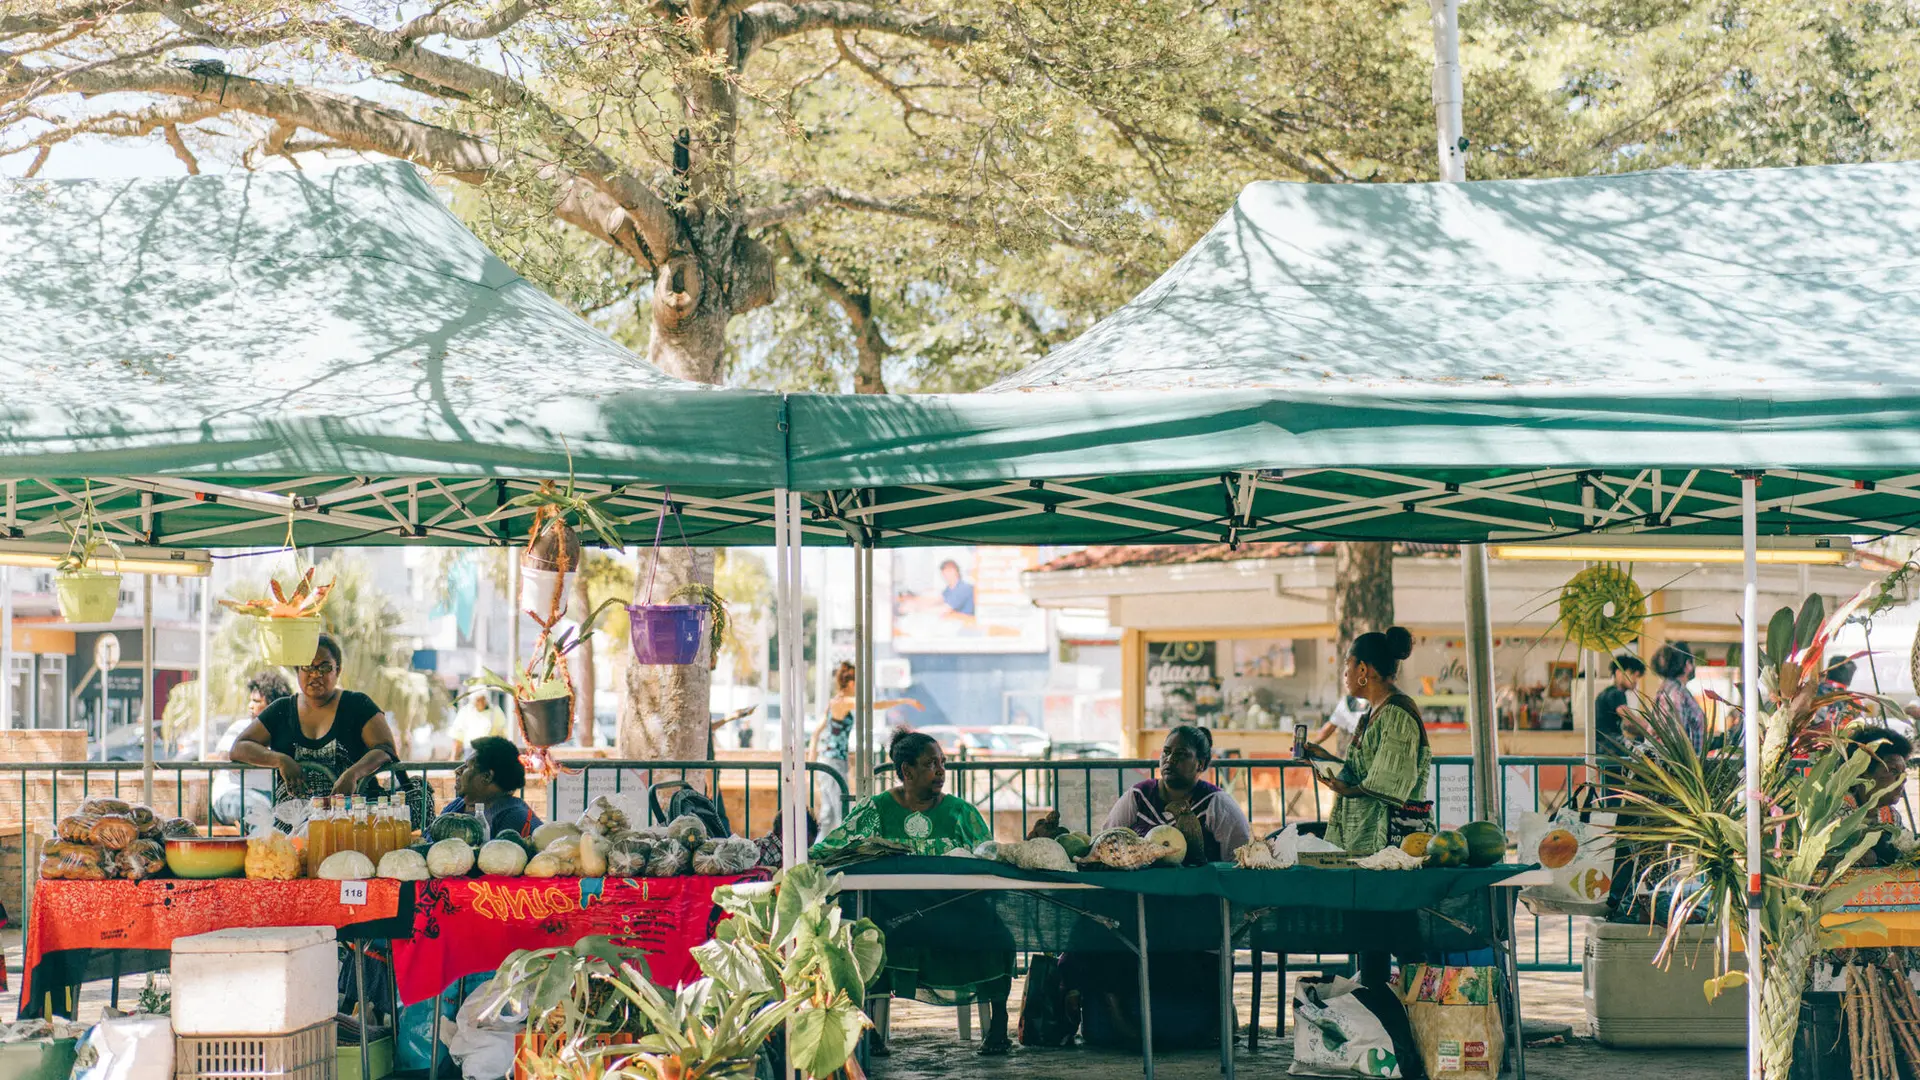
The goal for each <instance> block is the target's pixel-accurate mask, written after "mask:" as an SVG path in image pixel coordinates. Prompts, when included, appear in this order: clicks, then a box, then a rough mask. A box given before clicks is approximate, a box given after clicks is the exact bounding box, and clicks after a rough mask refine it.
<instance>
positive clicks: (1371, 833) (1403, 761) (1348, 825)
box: [1327, 704, 1433, 855]
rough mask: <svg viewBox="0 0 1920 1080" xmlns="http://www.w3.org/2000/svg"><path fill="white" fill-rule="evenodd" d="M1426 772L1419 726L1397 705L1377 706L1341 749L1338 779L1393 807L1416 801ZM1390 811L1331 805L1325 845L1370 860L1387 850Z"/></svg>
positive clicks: (1429, 758)
mask: <svg viewBox="0 0 1920 1080" xmlns="http://www.w3.org/2000/svg"><path fill="white" fill-rule="evenodd" d="M1432 769H1433V751H1432V749H1430V748H1429V747H1428V746H1427V744H1426V742H1425V741H1424V740H1422V739H1421V738H1420V721H1418V720H1415V719H1414V718H1413V716H1412V714H1410V713H1408V712H1407V711H1406V710H1405V709H1402V708H1401V707H1400V706H1398V705H1393V704H1383V705H1381V706H1380V707H1379V708H1378V709H1375V710H1374V712H1373V718H1372V719H1371V720H1369V721H1368V722H1367V725H1366V727H1365V728H1364V729H1363V730H1362V731H1361V732H1360V734H1359V736H1358V737H1357V738H1355V739H1354V740H1353V745H1352V746H1350V747H1348V748H1347V761H1346V764H1345V765H1344V766H1342V768H1341V769H1340V780H1341V782H1343V783H1347V784H1354V785H1358V786H1360V787H1364V788H1366V789H1367V790H1368V791H1370V792H1374V793H1376V794H1379V795H1383V796H1385V797H1386V798H1388V799H1392V800H1394V802H1395V803H1406V802H1422V801H1424V800H1425V799H1426V797H1427V774H1428V773H1429V772H1431V771H1432ZM1390 810H1391V806H1390V805H1389V804H1388V803H1387V802H1385V801H1383V800H1381V799H1376V798H1370V797H1368V796H1365V795H1342V796H1340V797H1339V798H1338V799H1335V800H1334V803H1333V814H1332V816H1331V817H1330V818H1329V819H1328V821H1327V841H1328V842H1329V843H1332V844H1335V845H1337V846H1338V847H1340V849H1341V850H1343V851H1351V852H1355V853H1357V854H1360V855H1371V854H1373V853H1374V852H1376V851H1379V850H1380V849H1381V848H1383V847H1386V846H1387V818H1388V814H1389V811H1390Z"/></svg>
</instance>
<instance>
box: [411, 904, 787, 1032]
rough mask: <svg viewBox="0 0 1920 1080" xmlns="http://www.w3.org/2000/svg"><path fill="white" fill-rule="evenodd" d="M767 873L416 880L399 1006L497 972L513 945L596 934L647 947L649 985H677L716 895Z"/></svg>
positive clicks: (560, 943)
mask: <svg viewBox="0 0 1920 1080" xmlns="http://www.w3.org/2000/svg"><path fill="white" fill-rule="evenodd" d="M765 876H766V875H765V873H764V871H756V872H754V873H751V874H745V875H735V876H727V877H674V878H613V877H608V878H571V877H558V878H508V877H479V878H444V879H441V880H438V881H423V882H420V883H419V884H418V886H417V887H416V889H415V892H414V903H413V911H412V925H411V928H410V932H409V933H408V934H407V935H405V936H396V938H395V940H394V943H393V968H394V977H395V979H396V980H397V981H398V983H399V988H400V1000H401V1002H402V1003H404V1004H411V1003H413V1002H416V1001H424V1000H426V999H427V998H431V997H437V996H439V994H440V993H441V992H442V991H444V990H445V989H446V988H447V987H448V986H451V985H452V984H453V983H454V982H456V981H457V980H459V979H462V978H465V977H466V976H468V975H475V974H479V973H480V972H483V971H492V970H494V969H495V968H498V967H499V966H500V964H501V962H502V961H504V960H505V959H506V958H507V956H508V954H510V953H512V952H513V951H515V950H516V949H549V948H558V947H564V946H567V945H572V944H573V943H574V942H576V941H579V940H580V939H581V938H584V937H593V936H605V937H611V938H613V939H615V940H616V941H618V942H620V943H621V944H622V945H627V946H633V947H638V948H640V949H642V950H644V951H645V952H646V954H647V967H648V973H649V974H650V975H651V977H652V978H653V980H654V981H655V982H657V983H660V984H661V985H664V986H675V985H678V984H679V983H681V982H684V981H686V980H688V979H690V978H693V977H695V976H697V975H698V973H699V971H698V967H697V965H696V964H695V963H694V960H693V956H692V953H691V950H692V948H693V947H694V946H695V945H698V944H700V943H701V942H703V941H705V940H707V939H708V938H710V937H712V936H713V934H712V931H713V924H714V922H715V921H716V920H717V919H718V916H719V912H718V909H716V908H715V907H714V906H713V891H714V890H715V889H717V888H719V887H720V886H722V885H732V884H734V883H735V882H738V881H748V880H755V879H758V878H764V877H765Z"/></svg>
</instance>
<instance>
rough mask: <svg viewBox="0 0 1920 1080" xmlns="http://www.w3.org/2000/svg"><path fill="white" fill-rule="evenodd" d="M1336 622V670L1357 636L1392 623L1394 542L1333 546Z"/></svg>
mask: <svg viewBox="0 0 1920 1080" xmlns="http://www.w3.org/2000/svg"><path fill="white" fill-rule="evenodd" d="M1333 624H1334V628H1335V630H1334V637H1335V645H1334V664H1335V665H1336V666H1335V668H1334V670H1335V672H1336V673H1337V672H1339V671H1341V670H1343V669H1344V667H1345V664H1346V660H1347V652H1348V651H1349V650H1350V649H1351V648H1352V647H1353V639H1354V638H1357V637H1359V636H1360V635H1361V634H1365V633H1368V632H1370V631H1374V630H1385V629H1386V628H1387V627H1389V626H1391V625H1393V545H1392V544H1389V543H1371V542H1370V543H1349V544H1340V545H1337V546H1336V547H1335V548H1334V552H1333ZM1335 677H1336V678H1338V675H1337V674H1336V676H1335ZM1341 692H1342V693H1344V692H1345V691H1344V688H1343V689H1342V691H1341Z"/></svg>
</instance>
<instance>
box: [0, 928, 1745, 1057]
mask: <svg viewBox="0 0 1920 1080" xmlns="http://www.w3.org/2000/svg"><path fill="white" fill-rule="evenodd" d="M1560 925H1562V926H1564V923H1561V924H1560ZM1524 931H1525V928H1524V927H1523V933H1524ZM1541 944H1542V953H1543V955H1552V954H1553V953H1554V952H1556V951H1560V950H1564V949H1565V948H1566V943H1565V941H1564V940H1555V939H1554V938H1553V936H1552V934H1551V931H1550V930H1548V929H1546V928H1545V927H1544V925H1543V941H1542V943H1541ZM0 946H4V948H5V956H6V969H7V979H8V985H9V987H10V990H9V992H8V993H7V994H6V995H5V997H4V999H3V1000H4V1005H3V1006H0V1012H4V1013H5V1014H6V1016H7V1017H8V1018H11V1016H12V1015H13V1011H14V1008H15V1007H16V1006H17V1004H18V1001H19V993H20V986H21V981H22V979H21V971H20V960H21V941H20V934H19V932H18V931H15V930H8V931H4V932H0ZM157 977H158V978H159V979H161V980H162V981H163V983H164V980H165V978H166V976H165V975H164V974H162V975H160V976H157ZM145 981H146V976H144V975H134V976H129V977H127V978H126V979H125V980H124V982H123V983H122V994H121V999H122V1005H123V1006H126V1005H130V1004H131V1003H132V1001H133V1000H134V998H135V997H136V996H137V995H138V994H139V991H140V987H141V986H142V985H144V984H145ZM1234 989H1235V998H1236V1001H1237V1006H1236V1008H1237V1011H1238V1013H1239V1015H1240V1016H1241V1017H1243V1018H1244V1017H1246V1016H1248V1015H1249V1009H1250V1006H1251V997H1252V990H1253V982H1252V977H1251V976H1249V975H1244V974H1243V975H1241V976H1240V977H1239V979H1238V981H1237V982H1236V984H1235V987H1234ZM1521 992H1522V1001H1523V1002H1524V1003H1525V1008H1526V1015H1527V1018H1528V1019H1529V1020H1531V1021H1558V1022H1560V1023H1564V1024H1567V1025H1570V1026H1571V1027H1572V1028H1573V1030H1574V1032H1575V1037H1574V1038H1573V1040H1572V1041H1571V1042H1568V1043H1565V1044H1563V1045H1557V1046H1540V1047H1534V1048H1532V1049H1531V1050H1529V1051H1528V1053H1527V1074H1528V1076H1529V1077H1530V1078H1532V1080H1655V1078H1664V1077H1684V1078H1685V1080H1739V1077H1741V1076H1742V1074H1743V1072H1744V1069H1743V1065H1744V1058H1743V1055H1742V1054H1741V1052H1740V1051H1737V1050H1710V1051H1678V1050H1660V1051H1629V1050H1609V1049H1606V1048H1604V1047H1602V1046H1600V1045H1599V1044H1598V1043H1595V1042H1594V1041H1593V1040H1591V1039H1588V1038H1584V1037H1581V1036H1582V1034H1583V1031H1582V1029H1583V1027H1584V1025H1585V1019H1586V1014H1585V1008H1584V1006H1583V1004H1582V1001H1581V989H1580V974H1579V973H1578V972H1564V973H1563V972H1555V973H1530V974H1526V975H1523V976H1521ZM108 993H109V985H108V983H106V982H104V981H102V982H95V983H90V984H88V986H87V987H86V988H85V989H84V991H83V993H82V997H81V1010H80V1014H81V1019H83V1020H88V1019H92V1018H95V1017H97V1016H99V1015H100V1010H101V1008H102V1007H103V1006H105V1005H106V1003H107V999H108ZM1021 994H1022V989H1021V988H1020V987H1019V986H1018V985H1016V986H1015V988H1014V993H1013V1000H1014V1002H1015V1007H1016V1009H1017V1007H1018V1002H1019V1001H1020V998H1021ZM1262 998H1263V1001H1262V1016H1261V1025H1262V1029H1263V1032H1264V1034H1263V1036H1262V1038H1261V1041H1260V1049H1259V1050H1258V1051H1255V1052H1250V1051H1248V1050H1247V1049H1246V1048H1245V1042H1244V1034H1243V1038H1242V1041H1241V1044H1240V1048H1239V1049H1238V1050H1237V1051H1236V1054H1235V1057H1234V1068H1235V1072H1236V1073H1237V1075H1238V1076H1239V1077H1240V1078H1243V1080H1279V1078H1280V1077H1283V1076H1286V1075H1287V1071H1286V1070H1287V1066H1288V1065H1289V1064H1291V1062H1292V1056H1291V1052H1290V1047H1289V1044H1288V1042H1287V1041H1286V1040H1275V1039H1273V1038H1272V1037H1271V1036H1272V1031H1273V1023H1274V1015H1273V1002H1274V996H1273V986H1272V982H1271V979H1270V978H1269V981H1268V983H1267V985H1266V986H1265V987H1264V988H1263V994H1262ZM1016 1015H1017V1014H1016ZM1243 1024H1244V1019H1243ZM957 1026H958V1025H957V1023H956V1020H955V1016H954V1012H953V1010H951V1009H935V1008H931V1007H928V1006H924V1005H916V1004H912V1003H907V1002H896V1003H895V1004H894V1009H893V1030H894V1053H893V1056H892V1057H891V1058H888V1059H883V1060H878V1061H876V1062H875V1063H874V1069H873V1077H874V1080H1000V1078H1003V1077H1013V1076H1020V1077H1023V1078H1030V1080H1090V1078H1096V1077H1097V1078H1102V1080H1105V1078H1121V1077H1131V1076H1137V1075H1139V1072H1140V1058H1139V1055H1138V1054H1117V1053H1109V1052H1105V1051H1099V1050H1091V1049H1087V1048H1078V1047H1077V1048H1074V1049H1068V1050H1033V1049H1028V1048H1025V1047H1015V1049H1014V1051H1013V1053H1012V1055H1010V1056H1008V1057H1005V1058H981V1057H977V1056H976V1055H975V1054H974V1053H973V1050H974V1049H975V1046H977V1040H978V1038H979V1031H978V1030H977V1028H976V1030H975V1031H974V1032H973V1037H974V1039H975V1040H976V1044H975V1046H965V1047H963V1046H962V1044H961V1043H960V1041H959V1035H958V1030H957ZM1155 1065H1156V1075H1157V1076H1158V1077H1159V1078H1160V1080H1209V1078H1216V1077H1218V1076H1219V1070H1220V1059H1219V1054H1218V1053H1217V1052H1215V1051H1212V1050H1207V1051H1195V1052H1187V1053H1179V1054H1162V1055H1158V1056H1157V1057H1156V1061H1155Z"/></svg>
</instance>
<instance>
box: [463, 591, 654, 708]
mask: <svg viewBox="0 0 1920 1080" xmlns="http://www.w3.org/2000/svg"><path fill="white" fill-rule="evenodd" d="M625 603H626V600H625V599H624V598H622V597H618V596H613V597H608V598H607V599H606V600H603V601H601V603H600V604H599V605H598V606H597V607H595V608H594V609H593V610H592V611H590V612H588V613H587V617H586V618H584V619H582V620H581V621H580V629H579V632H577V633H574V632H568V633H564V634H556V633H554V626H555V624H557V623H558V622H559V620H560V615H559V614H558V613H556V614H555V616H554V618H553V619H552V620H550V621H543V620H541V619H540V618H539V617H538V616H533V618H534V621H536V622H542V623H543V625H542V626H541V633H540V636H539V638H538V639H536V640H535V641H534V643H533V650H532V655H531V656H529V657H528V658H527V659H526V660H524V661H520V662H517V663H515V664H514V668H513V678H512V679H505V678H502V677H501V676H499V675H497V674H495V673H494V672H493V671H492V670H491V669H489V668H482V669H480V674H478V675H476V676H474V677H473V678H471V679H468V680H467V685H468V686H484V687H488V688H490V689H493V690H498V691H500V692H502V693H505V694H511V695H513V696H514V697H515V698H517V699H519V700H521V701H553V700H556V699H559V698H563V697H570V696H572V694H573V676H572V674H571V671H570V669H569V667H568V665H567V657H569V656H571V655H573V651H574V650H575V649H578V648H579V647H581V646H582V645H585V644H586V643H587V642H588V641H589V640H590V639H591V638H592V637H593V635H594V634H595V633H596V632H597V631H596V630H595V628H594V627H595V625H596V624H597V623H599V621H600V617H601V616H603V615H605V614H606V613H607V611H608V609H610V608H613V607H616V606H620V605H624V604H625ZM528 614H529V615H530V616H532V615H533V613H532V612H528Z"/></svg>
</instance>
